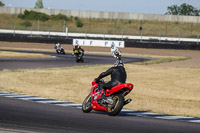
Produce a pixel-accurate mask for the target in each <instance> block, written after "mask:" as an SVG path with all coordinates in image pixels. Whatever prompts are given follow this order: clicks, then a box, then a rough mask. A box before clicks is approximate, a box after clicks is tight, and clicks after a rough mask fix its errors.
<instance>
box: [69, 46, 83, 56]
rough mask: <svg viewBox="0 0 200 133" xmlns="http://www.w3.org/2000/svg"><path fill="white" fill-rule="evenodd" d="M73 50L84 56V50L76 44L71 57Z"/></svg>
mask: <svg viewBox="0 0 200 133" xmlns="http://www.w3.org/2000/svg"><path fill="white" fill-rule="evenodd" d="M75 50H78V51H79V52H80V53H81V54H82V55H84V49H83V48H82V47H81V46H79V45H78V44H76V45H75V46H74V48H73V53H72V54H73V55H74V51H75Z"/></svg>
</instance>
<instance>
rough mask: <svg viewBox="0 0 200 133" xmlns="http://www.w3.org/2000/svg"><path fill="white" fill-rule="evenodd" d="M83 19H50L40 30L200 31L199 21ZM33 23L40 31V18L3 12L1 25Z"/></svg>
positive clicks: (188, 33) (189, 33)
mask: <svg viewBox="0 0 200 133" xmlns="http://www.w3.org/2000/svg"><path fill="white" fill-rule="evenodd" d="M79 19H80V20H81V21H82V22H83V27H77V26H76V20H75V18H74V17H73V18H72V19H71V20H70V21H66V24H65V25H64V20H48V21H45V22H42V21H40V22H39V25H40V26H39V30H40V31H49V30H50V31H59V32H64V31H65V26H66V27H68V30H69V32H81V33H86V32H87V33H98V34H104V33H105V34H119V35H122V34H123V35H140V30H139V27H140V26H141V25H142V27H143V35H144V36H160V34H162V36H166V37H167V36H168V37H179V34H180V35H181V37H193V38H194V37H195V38H196V37H197V36H198V35H199V31H200V23H183V22H164V21H147V20H145V21H140V20H123V19H116V20H115V19H95V18H88V19H87V18H79ZM25 21H26V22H27V21H29V22H31V24H32V26H33V27H32V30H36V31H37V30H38V21H34V20H32V21H31V20H22V19H19V18H18V17H17V15H10V14H0V28H1V29H13V27H14V25H15V29H16V30H19V29H20V30H31V27H28V26H24V25H23V23H24V22H25Z"/></svg>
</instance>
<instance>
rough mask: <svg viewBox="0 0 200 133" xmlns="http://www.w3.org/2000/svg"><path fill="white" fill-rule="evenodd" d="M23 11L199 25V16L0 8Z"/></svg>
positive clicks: (17, 11) (0, 9)
mask: <svg viewBox="0 0 200 133" xmlns="http://www.w3.org/2000/svg"><path fill="white" fill-rule="evenodd" d="M25 10H29V11H30V10H34V11H37V12H43V13H46V14H48V15H54V14H59V13H61V14H64V15H66V16H69V17H70V16H74V17H75V16H77V17H80V18H105V19H136V20H157V21H171V22H192V23H199V22H200V17H199V16H178V15H157V14H139V13H121V12H97V11H79V10H55V9H35V8H15V7H0V13H6V14H19V13H23V12H24V11H25Z"/></svg>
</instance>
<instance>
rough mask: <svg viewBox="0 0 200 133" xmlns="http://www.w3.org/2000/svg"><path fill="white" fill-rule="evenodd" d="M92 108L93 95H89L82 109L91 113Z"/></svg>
mask: <svg viewBox="0 0 200 133" xmlns="http://www.w3.org/2000/svg"><path fill="white" fill-rule="evenodd" d="M91 110H92V106H91V95H88V96H87V97H86V98H85V100H84V101H83V104H82V111H83V112H84V113H89V112H90V111H91Z"/></svg>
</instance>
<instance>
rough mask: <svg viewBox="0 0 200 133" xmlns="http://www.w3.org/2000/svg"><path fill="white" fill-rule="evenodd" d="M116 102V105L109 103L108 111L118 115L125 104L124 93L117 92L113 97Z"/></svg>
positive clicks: (112, 114) (111, 114)
mask: <svg viewBox="0 0 200 133" xmlns="http://www.w3.org/2000/svg"><path fill="white" fill-rule="evenodd" d="M112 99H113V100H114V101H115V102H114V105H112V104H108V107H107V112H108V115H110V116H115V115H118V114H119V112H120V111H121V110H122V108H123V106H124V97H123V96H122V94H120V93H119V94H116V95H114V96H113V98H112Z"/></svg>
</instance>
